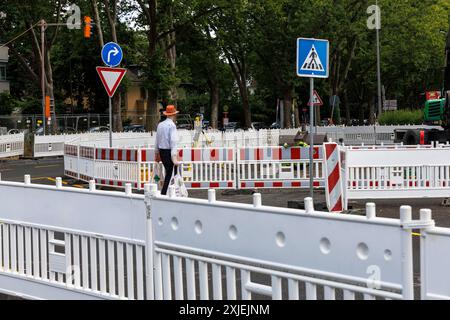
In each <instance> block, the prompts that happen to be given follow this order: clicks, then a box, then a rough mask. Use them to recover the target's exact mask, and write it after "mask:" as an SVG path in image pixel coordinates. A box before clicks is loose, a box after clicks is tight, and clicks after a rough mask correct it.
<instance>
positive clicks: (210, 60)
mask: <svg viewBox="0 0 450 320" xmlns="http://www.w3.org/2000/svg"><path fill="white" fill-rule="evenodd" d="M374 2H375V1H360V0H339V1H336V0H314V1H313V0H259V1H256V0H179V1H172V0H159V1H156V0H83V1H78V2H76V3H74V4H76V5H78V6H79V7H80V10H81V18H82V17H83V16H91V17H93V20H95V22H96V23H95V25H94V27H93V34H92V37H91V38H90V39H84V38H83V31H82V30H79V29H74V30H71V29H68V28H66V27H65V26H64V25H61V26H59V27H49V28H48V29H47V30H46V41H45V48H46V51H47V54H46V56H45V57H44V59H45V61H46V63H47V68H46V90H47V93H51V95H52V97H54V100H55V106H56V108H55V112H56V113H67V112H99V113H102V112H105V111H106V109H107V100H106V95H105V93H104V90H103V88H102V85H101V83H100V82H99V80H98V77H97V75H96V72H95V66H97V65H101V60H100V54H99V52H100V47H101V45H102V44H103V43H105V42H108V41H117V42H118V43H119V44H120V45H121V46H122V47H123V49H124V54H125V58H124V61H123V63H122V67H127V68H131V67H133V68H138V69H139V70H140V72H139V73H140V76H141V78H142V87H143V88H144V89H145V90H147V92H148V94H147V98H146V99H147V112H146V115H147V119H148V120H147V126H148V128H154V127H155V125H156V123H157V117H158V110H157V105H158V103H162V104H163V105H165V104H168V103H175V104H177V106H178V108H179V109H180V110H181V112H182V113H190V114H191V115H195V113H197V112H200V109H204V110H205V118H206V119H207V120H210V121H211V125H212V126H213V127H218V126H219V125H220V124H219V123H220V121H221V118H222V112H223V111H227V112H229V116H230V121H238V122H241V124H242V125H244V126H249V125H250V123H251V122H252V121H263V122H266V123H267V124H271V123H272V122H275V119H276V110H277V105H282V106H283V108H284V119H283V120H284V124H285V126H287V127H290V126H294V125H299V124H300V122H301V121H302V119H304V117H303V116H304V115H305V114H306V113H305V109H306V108H307V107H306V105H307V103H308V100H309V96H308V94H309V91H308V87H309V82H308V81H307V79H304V78H298V77H297V76H296V72H295V65H296V39H297V38H298V37H314V38H322V39H328V40H329V41H330V77H329V79H324V80H319V81H317V82H316V86H317V90H318V92H319V94H320V95H321V96H322V98H323V100H324V106H323V107H321V108H320V116H321V117H323V118H330V117H331V106H330V103H329V97H331V96H333V95H337V96H339V97H340V101H341V103H340V116H341V117H342V120H343V121H344V119H346V121H347V122H349V121H350V120H351V119H354V118H359V119H370V121H372V122H373V121H374V120H375V119H374V113H375V112H376V107H375V105H376V99H377V76H376V62H377V60H376V37H375V30H369V29H368V27H367V19H368V18H369V14H368V13H367V8H368V7H369V6H370V5H373V4H374ZM71 4H72V3H71V2H69V1H58V0H39V1H33V2H27V3H24V2H23V1H19V0H8V1H3V2H1V3H0V12H3V13H5V15H4V17H3V18H1V19H0V44H1V43H8V47H9V48H10V55H11V57H10V62H9V64H8V78H9V80H10V82H11V97H13V98H14V99H16V100H20V101H22V102H24V101H37V99H39V98H40V72H41V71H40V61H41V59H42V57H41V56H40V39H39V27H38V26H37V25H36V24H37V23H38V22H39V21H40V20H41V19H45V20H46V21H47V22H49V23H62V24H63V23H65V21H66V20H67V18H68V16H69V15H70V14H71V11H70V5H71ZM378 4H379V6H380V8H381V30H380V39H381V79H382V84H383V87H384V95H385V98H386V99H388V100H397V101H398V105H399V108H400V109H418V108H420V107H421V99H422V97H423V94H424V93H425V91H428V90H440V89H442V83H443V63H444V53H445V50H444V49H445V43H446V39H447V38H446V34H447V32H448V31H449V12H450V2H449V1H448V0H420V1H419V0H405V1H391V0H379V1H378ZM27 30H28V31H27ZM25 31H27V32H25ZM23 32H25V33H24V34H23V35H21V36H20V37H18V38H17V39H15V38H16V37H17V36H18V35H20V34H21V33H23ZM129 81H130V80H128V82H125V85H123V86H122V87H121V89H120V92H121V94H122V96H124V94H126V92H127V90H128V88H129V85H127V84H130V82H129ZM448 89H449V88H448ZM9 99H10V98H9ZM122 100H123V99H122ZM8 101H9V100H8ZM67 101H88V102H89V103H88V105H89V107H90V108H89V110H86V109H83V108H81V104H72V105H69V106H67ZM280 102H282V103H280ZM121 104H122V105H123V101H122V102H121V100H120V98H119V99H118V100H117V101H115V108H114V110H115V112H116V113H120V110H121V107H120V106H121ZM17 105H21V104H20V103H19V104H17ZM23 105H25V104H23ZM8 110H9V109H8ZM293 111H294V112H295V119H294V121H295V123H292V112H293ZM333 116H334V120H335V121H339V120H340V119H339V118H340V117H339V114H338V113H335V114H334V115H333ZM115 119H116V121H118V122H121V121H122V120H124V119H121V118H120V117H118V118H115Z"/></svg>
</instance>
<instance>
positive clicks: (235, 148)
mask: <svg viewBox="0 0 450 320" xmlns="http://www.w3.org/2000/svg"><path fill="white" fill-rule="evenodd" d="M233 155H234V164H235V166H236V167H235V168H234V170H233V171H234V183H235V184H236V185H235V187H234V189H240V186H239V175H240V170H241V167H240V163H239V162H240V161H239V160H240V149H239V147H238V144H237V137H234V146H233Z"/></svg>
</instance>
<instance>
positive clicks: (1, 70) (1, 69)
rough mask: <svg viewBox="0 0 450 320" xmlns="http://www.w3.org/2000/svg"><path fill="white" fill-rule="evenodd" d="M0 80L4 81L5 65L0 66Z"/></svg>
mask: <svg viewBox="0 0 450 320" xmlns="http://www.w3.org/2000/svg"><path fill="white" fill-rule="evenodd" d="M0 81H6V66H0Z"/></svg>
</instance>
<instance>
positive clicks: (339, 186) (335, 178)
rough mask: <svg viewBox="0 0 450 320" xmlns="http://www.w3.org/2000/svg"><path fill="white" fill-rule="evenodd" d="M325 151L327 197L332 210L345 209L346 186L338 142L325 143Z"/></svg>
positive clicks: (329, 207)
mask: <svg viewBox="0 0 450 320" xmlns="http://www.w3.org/2000/svg"><path fill="white" fill-rule="evenodd" d="M323 149H324V153H325V159H324V162H325V177H326V180H325V198H326V201H327V207H328V210H329V211H330V212H342V211H343V210H344V188H343V180H344V177H342V171H341V159H340V151H339V146H338V145H337V143H324V144H323Z"/></svg>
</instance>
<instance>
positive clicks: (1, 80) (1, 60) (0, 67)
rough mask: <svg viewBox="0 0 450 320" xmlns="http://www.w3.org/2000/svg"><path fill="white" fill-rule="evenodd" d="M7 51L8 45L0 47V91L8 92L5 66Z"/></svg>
mask: <svg viewBox="0 0 450 320" xmlns="http://www.w3.org/2000/svg"><path fill="white" fill-rule="evenodd" d="M8 51H9V49H8V47H0V93H2V92H8V93H9V81H8V77H7V68H6V66H7V64H8V60H9V54H8Z"/></svg>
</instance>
